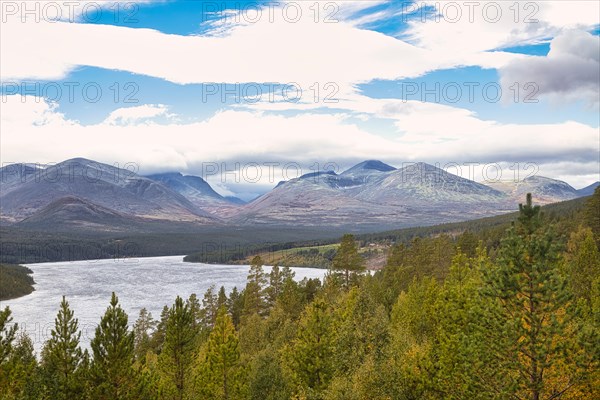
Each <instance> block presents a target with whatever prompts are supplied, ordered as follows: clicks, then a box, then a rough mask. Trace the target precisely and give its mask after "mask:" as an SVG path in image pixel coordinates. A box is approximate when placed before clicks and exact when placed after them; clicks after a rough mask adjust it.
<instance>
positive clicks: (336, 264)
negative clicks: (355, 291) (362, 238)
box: [331, 234, 365, 288]
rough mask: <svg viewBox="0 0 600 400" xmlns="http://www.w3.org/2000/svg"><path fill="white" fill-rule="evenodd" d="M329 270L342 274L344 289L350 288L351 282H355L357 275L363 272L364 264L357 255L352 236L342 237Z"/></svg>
mask: <svg viewBox="0 0 600 400" xmlns="http://www.w3.org/2000/svg"><path fill="white" fill-rule="evenodd" d="M331 269H332V270H333V271H336V272H342V275H343V281H344V286H345V287H346V288H349V287H350V283H351V281H355V280H356V277H357V275H358V274H360V273H362V272H364V271H365V262H364V259H363V258H362V257H361V256H360V254H358V247H357V245H356V241H355V240H354V236H353V235H350V234H346V235H344V236H342V240H341V243H340V247H339V248H338V250H337V253H336V255H335V257H334V258H333V261H332V263H331Z"/></svg>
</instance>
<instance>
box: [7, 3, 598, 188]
mask: <svg viewBox="0 0 600 400" xmlns="http://www.w3.org/2000/svg"><path fill="white" fill-rule="evenodd" d="M594 3H595V2H585V1H580V2H569V4H566V2H560V1H557V2H544V3H540V4H539V5H538V8H537V9H529V8H528V7H529V6H527V2H521V3H519V10H520V11H519V15H518V16H517V15H514V11H513V10H508V9H506V8H504V9H503V11H504V13H503V18H502V19H499V20H497V21H496V20H493V18H492V17H490V16H493V13H487V14H486V13H483V11H482V9H486V10H488V9H492V11H494V10H493V8H494V7H496V6H494V5H488V4H485V2H482V3H481V7H480V8H477V9H475V10H469V9H468V8H467V7H466V6H464V5H463V6H461V7H460V8H459V9H458V10H459V11H460V12H461V13H462V14H461V17H460V18H457V17H456V15H455V14H453V13H454V12H455V11H456V10H454V9H447V8H446V7H445V6H444V8H439V9H436V2H431V4H430V5H428V6H426V7H424V8H418V5H415V4H412V3H410V2H406V1H404V2H397V1H385V0H381V1H370V2H365V1H363V2H321V3H315V4H316V6H315V5H314V4H313V3H310V4H309V3H307V2H293V1H292V2H279V3H274V2H256V1H241V0H238V1H218V2H206V1H205V2H202V1H176V0H166V1H160V2H145V1H141V2H137V3H133V2H121V3H118V2H105V3H103V5H104V8H103V9H101V10H100V9H98V7H97V5H96V4H97V3H94V2H83V3H81V5H80V7H79V8H78V9H77V15H78V17H77V18H76V19H75V20H74V21H69V20H67V19H66V18H64V15H65V14H63V18H62V20H61V21H59V22H56V21H47V20H44V17H47V15H44V13H43V10H40V11H39V12H40V14H41V20H38V21H35V20H33V19H32V17H31V16H29V17H24V18H23V19H22V18H21V14H22V13H23V10H12V9H11V10H9V11H10V13H9V14H10V15H8V16H7V21H5V22H4V23H3V26H2V30H3V35H2V53H3V54H2V57H1V58H2V95H3V96H2V106H3V108H4V109H5V110H9V111H10V112H11V113H12V115H14V116H15V117H11V118H6V119H4V116H3V120H2V124H3V137H2V142H3V146H2V158H3V161H4V160H8V159H10V160H12V161H28V162H31V161H41V162H44V161H46V162H56V161H60V159H61V158H69V157H76V156H84V157H89V158H95V159H98V160H99V161H114V160H117V161H124V160H125V159H126V158H130V159H132V160H133V161H135V162H138V163H139V164H140V166H141V168H140V170H141V171H145V172H157V171H167V170H173V169H178V170H182V171H184V172H187V173H199V165H201V164H202V163H203V162H225V163H232V164H234V163H236V162H238V161H240V162H248V161H249V160H250V161H253V162H254V161H256V162H261V163H262V162H280V163H282V164H283V163H285V162H298V163H300V164H302V165H305V166H308V165H312V164H314V163H315V162H319V163H324V162H326V161H333V162H336V163H339V164H340V165H342V166H344V167H347V166H350V165H352V164H353V163H355V162H359V161H361V160H362V159H365V158H378V159H382V160H383V161H386V162H389V163H390V164H396V165H397V164H399V163H401V162H403V161H405V160H406V161H409V160H423V161H427V162H432V163H435V162H440V163H442V164H443V163H444V162H450V161H453V162H461V163H462V162H471V161H477V162H481V163H488V162H489V163H491V162H498V163H512V162H515V160H517V159H520V160H522V161H523V162H527V161H529V160H535V162H537V163H539V164H540V171H541V173H543V174H544V175H548V176H552V177H557V178H560V179H565V180H567V181H569V182H570V183H572V184H573V185H574V186H583V185H584V184H587V183H591V182H592V181H595V180H598V179H597V178H598V157H597V154H598V150H599V149H598V141H597V139H598V134H597V132H598V128H599V125H600V121H599V117H598V115H599V113H598V106H599V104H598V103H599V100H598V78H597V73H596V76H594V71H595V69H596V68H598V65H599V64H598V63H599V57H598V40H599V37H598V35H599V29H598V26H599V25H598V24H599V22H600V21H598V13H595V14H594V12H595V11H596V8H597V4H594ZM418 4H423V3H422V2H418ZM457 4H458V3H457ZM461 4H462V3H461ZM495 4H503V3H495ZM536 4H537V3H536ZM438 6H439V4H438ZM3 7H4V6H3ZM439 7H441V6H439ZM502 7H508V6H506V5H504V4H503V5H502ZM94 10H95V11H94ZM117 10H118V12H117ZM257 10H260V14H257ZM298 10H300V11H301V13H302V15H301V17H298V18H297V19H295V18H296V16H297V14H296V12H297V11H298ZM317 10H318V11H317ZM3 11H5V12H6V11H7V10H3ZM488 11H489V10H488ZM532 12H533V14H532ZM469 13H472V15H471V14H469ZM529 14H532V18H535V20H536V22H532V21H529V20H527V16H528V15H529ZM435 15H438V16H439V17H438V20H436V19H435ZM470 18H471V19H472V20H470ZM530 19H531V18H530ZM11 30H13V31H14V34H12V35H8V37H9V38H8V39H7V33H9V32H10V33H12V32H11ZM36 46H39V47H36ZM596 71H597V69H596ZM69 88H73V92H72V93H71V94H72V96H69ZM84 88H85V90H84ZM456 88H460V89H461V92H460V93H459V92H457V91H456ZM469 88H473V89H472V90H473V91H472V92H471V94H472V95H473V98H470V96H469ZM483 88H487V89H486V90H487V92H486V91H484V90H483ZM98 89H99V90H100V91H101V93H98ZM297 89H300V90H301V91H302V96H296V97H295V96H294V94H298V91H297ZM498 89H499V90H501V91H502V97H499V96H496V93H499V92H497V90H498ZM57 90H58V91H57ZM257 90H259V91H260V93H261V95H260V96H255V95H256V94H257V93H258V92H257ZM517 90H518V92H517ZM59 91H60V94H61V96H58V94H59ZM407 91H409V92H408V94H407ZM490 93H491V95H490ZM282 95H283V96H284V97H283V98H282ZM528 95H529V97H528ZM285 96H287V98H286V97H285ZM17 98H18V100H17ZM296 100H297V101H296ZM327 100H333V101H327ZM3 114H6V112H5V113H3ZM249 125H250V126H249ZM65 127H66V128H65ZM299 129H305V131H300V130H299ZM266 130H270V131H268V132H267V131H266ZM100 131H101V132H104V134H105V135H106V137H108V138H115V139H114V140H115V141H116V138H118V141H119V143H124V141H125V142H127V143H129V148H125V149H115V148H114V146H113V148H110V147H103V146H99V145H98V144H97V141H95V140H94V138H93V135H94V134H95V132H100ZM309 131H310V132H309ZM57 132H58V133H57ZM165 132H166V133H165ZM257 132H258V133H257ZM57 135H58V136H60V135H63V136H64V137H61V140H63V141H66V142H68V143H71V144H72V145H70V146H64V147H62V148H60V149H52V148H50V146H47V143H46V142H45V141H46V140H48V139H47V138H48V137H49V136H54V137H55V138H56V137H58V136H57ZM523 137H526V138H527V140H525V141H524V142H522V143H518V142H517V140H516V139H517V138H523ZM25 138H27V139H25ZM503 138H505V140H502V139H503ZM365 143H368V144H367V145H365ZM534 143H535V148H532V147H534V146H532V144H534ZM338 144H339V145H338ZM470 144H472V145H470ZM124 147H127V146H126V145H124ZM224 147H226V148H224ZM528 147H529V150H528ZM27 157H33V158H34V159H33V160H26V159H25V158H27ZM215 184H216V185H217V189H218V190H220V191H221V192H223V193H226V194H228V193H229V192H230V193H234V192H236V191H238V190H239V188H236V189H235V190H233V189H232V188H233V186H232V185H228V184H227V183H224V182H215ZM269 185H270V182H265V183H264V185H263V187H261V188H259V189H258V190H254V189H253V190H251V191H253V192H260V191H261V190H264V188H266V187H268V186H269Z"/></svg>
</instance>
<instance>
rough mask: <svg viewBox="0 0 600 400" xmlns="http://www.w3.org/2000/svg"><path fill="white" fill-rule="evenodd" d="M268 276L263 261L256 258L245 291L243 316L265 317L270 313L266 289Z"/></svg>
mask: <svg viewBox="0 0 600 400" xmlns="http://www.w3.org/2000/svg"><path fill="white" fill-rule="evenodd" d="M266 286H267V275H266V274H265V272H264V270H263V260H262V259H261V258H260V257H259V256H256V257H254V259H253V260H252V265H250V271H249V272H248V283H247V284H246V289H245V290H244V310H243V312H242V315H244V316H250V315H252V314H258V315H261V316H262V315H265V314H266V313H267V312H268V308H267V299H266V292H265V289H266Z"/></svg>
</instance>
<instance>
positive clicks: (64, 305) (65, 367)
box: [42, 296, 84, 400]
mask: <svg viewBox="0 0 600 400" xmlns="http://www.w3.org/2000/svg"><path fill="white" fill-rule="evenodd" d="M50 335H51V337H50V339H49V340H48V341H47V342H46V345H45V348H44V350H43V352H42V367H43V369H44V373H45V378H46V384H47V389H48V394H49V397H50V398H52V399H53V400H73V399H81V398H83V395H82V393H83V386H84V385H83V382H82V381H81V379H80V377H81V372H82V369H81V363H82V361H83V358H84V357H83V352H82V351H81V347H79V340H80V338H81V332H80V331H79V322H78V320H77V318H75V317H74V313H73V311H72V310H71V309H70V308H69V303H68V302H67V300H66V299H65V296H63V298H62V301H61V303H60V310H59V311H58V315H57V316H56V319H55V320H54V329H52V331H51V332H50Z"/></svg>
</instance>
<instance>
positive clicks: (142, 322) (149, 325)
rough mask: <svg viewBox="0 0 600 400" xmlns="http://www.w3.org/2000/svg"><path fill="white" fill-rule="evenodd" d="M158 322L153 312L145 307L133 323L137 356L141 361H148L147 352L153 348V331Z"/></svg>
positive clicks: (134, 345)
mask: <svg viewBox="0 0 600 400" xmlns="http://www.w3.org/2000/svg"><path fill="white" fill-rule="evenodd" d="M157 324H158V322H157V321H155V320H154V319H153V318H152V313H150V312H149V311H148V310H146V309H145V308H142V309H141V310H140V314H139V316H138V319H137V321H135V324H134V325H133V347H134V349H135V357H136V359H137V360H138V361H139V362H141V363H144V362H145V361H146V354H147V353H148V352H149V351H152V349H153V344H152V332H154V330H155V329H156V326H157Z"/></svg>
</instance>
